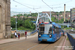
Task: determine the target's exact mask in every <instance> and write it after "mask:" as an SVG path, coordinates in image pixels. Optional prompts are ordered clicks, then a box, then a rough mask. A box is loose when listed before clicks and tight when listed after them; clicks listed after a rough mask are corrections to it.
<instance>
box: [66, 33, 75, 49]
mask: <svg viewBox="0 0 75 50" xmlns="http://www.w3.org/2000/svg"><path fill="white" fill-rule="evenodd" d="M67 36H68V38H69V41H70V43H71V45H72V46H73V50H75V38H74V37H73V36H72V35H70V34H69V33H67Z"/></svg>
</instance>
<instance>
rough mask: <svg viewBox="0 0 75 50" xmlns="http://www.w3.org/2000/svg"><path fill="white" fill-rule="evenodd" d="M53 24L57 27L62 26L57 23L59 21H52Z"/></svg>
mask: <svg viewBox="0 0 75 50" xmlns="http://www.w3.org/2000/svg"><path fill="white" fill-rule="evenodd" d="M52 24H53V25H54V26H56V27H59V28H61V26H60V25H58V24H57V23H55V22H52Z"/></svg>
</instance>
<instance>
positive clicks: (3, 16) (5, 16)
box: [0, 0, 11, 38]
mask: <svg viewBox="0 0 75 50" xmlns="http://www.w3.org/2000/svg"><path fill="white" fill-rule="evenodd" d="M10 27H11V24H10V0H0V38H4V37H9V36H10V35H11V28H10Z"/></svg>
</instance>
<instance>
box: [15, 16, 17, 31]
mask: <svg viewBox="0 0 75 50" xmlns="http://www.w3.org/2000/svg"><path fill="white" fill-rule="evenodd" d="M15 23H16V24H15V28H16V31H17V16H15Z"/></svg>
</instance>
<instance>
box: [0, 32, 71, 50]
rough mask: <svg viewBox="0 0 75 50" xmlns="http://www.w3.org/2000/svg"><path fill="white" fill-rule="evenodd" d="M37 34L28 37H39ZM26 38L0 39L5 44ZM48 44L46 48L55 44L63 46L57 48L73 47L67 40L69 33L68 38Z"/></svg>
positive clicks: (60, 49) (59, 49)
mask: <svg viewBox="0 0 75 50" xmlns="http://www.w3.org/2000/svg"><path fill="white" fill-rule="evenodd" d="M37 35H38V33H35V34H34V35H30V36H27V39H30V38H33V37H37ZM24 39H25V37H21V38H20V39H18V38H13V39H2V40H0V44H5V43H9V42H14V41H21V40H24ZM60 41H61V43H60ZM58 43H60V44H59V45H58ZM37 45H38V44H36V45H35V46H37ZM42 45H43V44H42ZM45 45H46V44H45ZM47 45H48V47H47V46H46V48H45V49H48V48H49V47H51V45H53V46H55V45H56V46H57V45H58V46H61V47H62V48H59V47H55V49H56V48H57V49H56V50H72V49H71V48H68V46H70V47H71V44H70V42H69V40H67V35H66V38H65V37H63V38H62V39H60V40H59V42H56V43H54V44H47Z"/></svg>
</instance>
